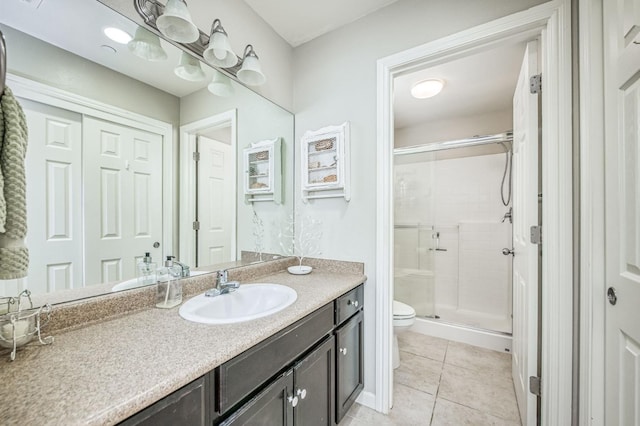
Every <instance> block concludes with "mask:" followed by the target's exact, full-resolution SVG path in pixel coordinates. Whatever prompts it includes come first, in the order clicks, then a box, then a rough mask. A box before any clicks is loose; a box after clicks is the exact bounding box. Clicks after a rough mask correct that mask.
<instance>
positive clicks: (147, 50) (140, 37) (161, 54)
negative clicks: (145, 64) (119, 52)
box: [127, 27, 167, 61]
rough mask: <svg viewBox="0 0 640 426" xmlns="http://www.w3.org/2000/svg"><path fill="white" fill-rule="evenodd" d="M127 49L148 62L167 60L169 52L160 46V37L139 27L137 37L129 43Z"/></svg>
mask: <svg viewBox="0 0 640 426" xmlns="http://www.w3.org/2000/svg"><path fill="white" fill-rule="evenodd" d="M127 47H128V48H129V51H131V53H133V54H134V55H136V56H138V57H140V58H142V59H146V60H147V61H163V60H165V59H167V52H165V51H164V49H163V48H162V45H161V44H160V37H158V36H157V35H155V34H153V33H151V32H150V31H148V30H146V29H144V28H142V27H138V29H137V30H136V35H135V37H133V40H131V41H130V42H129V43H127Z"/></svg>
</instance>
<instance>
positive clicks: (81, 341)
mask: <svg viewBox="0 0 640 426" xmlns="http://www.w3.org/2000/svg"><path fill="white" fill-rule="evenodd" d="M365 279H366V277H365V276H364V275H363V274H358V273H339V272H328V271H322V270H318V269H315V270H314V271H313V272H312V273H311V274H309V275H304V276H296V275H290V274H288V273H287V272H278V273H274V274H271V275H267V276H263V277H260V278H259V279H254V280H252V281H247V282H244V283H245V284H248V283H249V282H273V283H278V284H284V285H287V286H290V287H291V288H293V289H294V290H296V292H297V293H298V299H297V300H296V301H295V303H293V305H291V306H289V307H288V308H286V309H284V310H282V311H280V312H278V313H276V314H273V315H270V316H267V317H264V318H260V319H257V320H253V321H248V322H244V323H238V324H227V325H206V324H198V323H194V322H189V321H186V320H184V319H182V318H181V317H180V316H179V314H178V309H179V307H176V308H173V309H169V310H164V309H157V308H149V309H144V310H141V311H137V312H134V313H130V314H127V315H123V316H120V317H117V318H114V319H108V320H104V321H101V322H98V323H94V324H92V325H89V326H86V327H82V328H77V329H74V330H70V331H66V332H61V333H59V334H56V335H55V342H54V343H53V345H50V346H39V345H38V344H36V343H31V344H30V345H28V346H27V347H25V348H24V349H23V350H20V351H19V352H18V354H17V356H16V360H15V361H13V362H9V361H8V355H7V361H5V360H0V365H1V367H0V383H2V387H1V388H0V401H2V402H1V404H2V410H1V413H2V414H0V416H1V417H0V419H1V420H0V423H2V424H6V425H17V424H21V425H22V424H39V425H45V424H52V425H53V424H56V425H59V424H64V425H105V424H115V423H118V422H120V421H122V420H124V419H126V418H127V417H129V416H131V415H132V414H134V413H136V412H138V411H140V410H142V409H143V408H145V407H147V406H149V405H151V404H152V403H154V402H156V401H158V400H159V399H161V398H163V397H164V396H166V395H168V394H170V393H171V392H173V391H175V390H177V389H179V388H181V387H182V386H184V385H186V384H188V383H190V382H191V381H193V380H195V379H197V378H198V377H200V376H202V375H204V374H205V373H207V372H209V371H211V370H213V369H214V368H215V367H217V366H219V365H220V364H222V363H224V362H225V361H227V360H229V359H231V358H233V357H234V356H236V355H238V354H240V353H241V352H243V351H245V350H247V349H248V348H250V347H252V346H253V345H255V344H257V343H259V342H261V341H262V340H264V339H266V338H267V337H269V336H271V335H273V334H274V333H276V332H278V331H280V330H282V329H284V328H285V327H287V326H288V325H290V324H292V323H294V322H295V321H297V320H299V319H301V318H302V317H304V316H305V315H307V314H309V313H311V312H313V311H315V310H316V309H318V308H320V307H322V306H324V305H325V304H327V303H329V302H330V301H332V300H333V299H335V298H337V297H338V296H340V295H342V294H344V293H346V292H347V291H349V290H350V289H352V288H354V287H356V286H357V285H358V284H360V283H363V282H364V281H365ZM185 300H186V299H185ZM54 313H55V312H54ZM45 334H46V329H45Z"/></svg>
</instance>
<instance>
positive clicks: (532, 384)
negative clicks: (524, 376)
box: [529, 376, 542, 396]
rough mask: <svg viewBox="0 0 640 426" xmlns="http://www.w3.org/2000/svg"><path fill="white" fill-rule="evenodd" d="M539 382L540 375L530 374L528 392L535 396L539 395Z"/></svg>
mask: <svg viewBox="0 0 640 426" xmlns="http://www.w3.org/2000/svg"><path fill="white" fill-rule="evenodd" d="M541 386H542V385H541V383H540V377H536V376H531V377H529V392H531V393H532V394H534V395H536V396H540V394H541Z"/></svg>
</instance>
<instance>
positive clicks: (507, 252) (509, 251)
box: [502, 247, 516, 256]
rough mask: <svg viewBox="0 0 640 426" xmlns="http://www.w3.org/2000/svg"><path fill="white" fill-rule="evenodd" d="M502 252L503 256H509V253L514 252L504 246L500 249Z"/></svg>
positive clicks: (512, 254)
mask: <svg viewBox="0 0 640 426" xmlns="http://www.w3.org/2000/svg"><path fill="white" fill-rule="evenodd" d="M502 254H504V255H505V256H509V255H511V256H515V254H516V253H515V252H514V251H513V249H509V248H506V247H505V248H503V249H502Z"/></svg>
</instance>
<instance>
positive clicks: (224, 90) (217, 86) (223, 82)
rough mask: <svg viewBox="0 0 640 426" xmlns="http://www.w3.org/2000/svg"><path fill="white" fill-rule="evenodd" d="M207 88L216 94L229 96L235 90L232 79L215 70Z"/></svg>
mask: <svg viewBox="0 0 640 426" xmlns="http://www.w3.org/2000/svg"><path fill="white" fill-rule="evenodd" d="M207 89H209V91H210V92H211V93H213V94H214V95H216V96H222V97H229V96H231V95H233V93H234V92H235V91H234V90H233V86H232V85H231V79H230V78H229V77H227V76H226V75H224V74H222V73H221V72H220V71H214V74H213V80H211V83H209V85H208V86H207Z"/></svg>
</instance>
